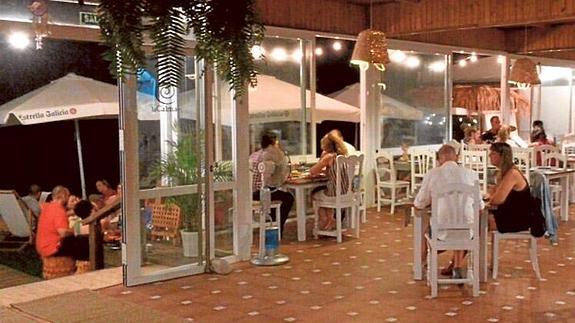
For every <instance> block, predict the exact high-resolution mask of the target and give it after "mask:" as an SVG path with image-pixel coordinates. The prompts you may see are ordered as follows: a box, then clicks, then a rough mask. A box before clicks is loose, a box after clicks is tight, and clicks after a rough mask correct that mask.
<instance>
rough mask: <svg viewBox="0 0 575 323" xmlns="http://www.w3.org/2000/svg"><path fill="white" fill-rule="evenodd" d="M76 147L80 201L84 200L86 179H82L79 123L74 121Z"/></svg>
mask: <svg viewBox="0 0 575 323" xmlns="http://www.w3.org/2000/svg"><path fill="white" fill-rule="evenodd" d="M74 129H75V135H76V147H77V149H78V165H79V166H80V185H81V186H82V199H84V200H85V199H86V198H87V197H86V179H85V178H84V160H83V158H82V141H81V140H80V122H79V121H78V119H75V120H74Z"/></svg>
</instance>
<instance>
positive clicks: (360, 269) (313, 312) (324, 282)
mask: <svg viewBox="0 0 575 323" xmlns="http://www.w3.org/2000/svg"><path fill="white" fill-rule="evenodd" d="M570 213H571V214H575V207H573V206H572V207H571V209H570ZM368 214H369V215H368V218H369V222H368V223H366V224H364V225H363V226H362V232H361V238H360V239H353V238H350V237H347V238H346V239H344V242H343V243H342V244H336V243H335V241H334V240H333V239H321V240H313V239H312V240H308V241H306V242H295V238H296V236H295V223H290V224H288V229H287V230H286V233H288V237H287V241H289V242H288V243H287V244H285V245H283V246H282V247H281V251H282V252H283V253H285V254H287V255H289V256H290V258H291V262H290V263H288V264H287V265H284V266H279V267H255V266H252V265H250V264H248V263H239V264H236V265H235V266H234V269H235V270H234V272H233V273H232V274H230V275H228V276H218V275H199V276H190V277H187V278H181V279H175V280H171V281H165V282H160V283H154V284H149V285H144V286H139V287H133V288H126V287H123V286H121V285H116V286H113V287H107V288H103V289H99V290H98V293H99V294H100V295H102V296H106V297H111V298H114V299H117V300H118V301H123V302H128V303H133V304H137V305H139V306H143V307H145V308H149V309H154V310H156V311H159V312H165V313H169V314H171V315H172V316H177V317H181V318H182V320H187V321H194V322H213V321H218V322H229V321H237V322H243V321H250V322H321V321H328V320H329V321H338V322H347V321H359V322H374V321H379V322H382V321H385V322H396V321H399V322H438V321H440V320H457V321H461V322H547V321H549V322H570V321H573V320H575V280H573V279H572V273H573V270H574V267H575V260H574V259H575V247H574V246H575V225H574V224H573V221H571V222H567V223H561V225H560V229H559V245H558V246H551V245H550V244H549V241H548V240H545V239H540V240H539V262H540V266H541V271H542V275H543V278H544V280H542V281H537V280H536V279H535V275H534V273H533V272H532V270H531V265H530V264H529V263H528V262H527V261H528V259H529V256H528V252H527V247H526V242H514V241H505V242H503V243H502V254H501V261H500V276H499V278H498V280H497V281H494V280H492V279H490V280H489V282H488V283H484V284H482V285H481V294H480V296H479V297H478V298H473V297H472V296H471V288H470V287H463V288H459V287H457V286H455V285H449V287H447V286H445V287H443V288H440V291H439V297H438V298H437V299H433V300H432V299H429V296H428V295H429V294H430V290H429V288H428V287H427V286H426V284H425V282H423V281H414V280H412V270H411V265H412V263H411V262H412V227H411V225H409V226H408V227H405V226H404V217H403V212H399V213H397V214H396V215H395V216H394V217H391V216H390V215H389V214H387V213H385V212H381V213H376V212H375V210H374V209H372V210H370V211H369V213H368ZM309 224H310V223H308V229H309ZM447 261H448V258H447V255H445V254H443V255H441V257H440V263H441V264H446V263H447ZM92 274H96V273H92ZM76 277H78V276H76ZM90 277H92V276H90ZM32 285H34V284H32ZM27 286H31V285H27ZM38 287H39V288H41V286H40V285H39V284H38ZM22 288H24V287H22ZM27 288H30V287H27ZM98 288H100V287H93V289H98ZM76 290H77V289H76ZM28 292H29V293H31V292H30V290H28ZM62 292H65V291H62ZM32 294H33V293H32ZM86 306H89V305H86ZM28 314H31V313H28ZM71 320H72V321H73V318H71Z"/></svg>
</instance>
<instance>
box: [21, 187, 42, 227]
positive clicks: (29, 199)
mask: <svg viewBox="0 0 575 323" xmlns="http://www.w3.org/2000/svg"><path fill="white" fill-rule="evenodd" d="M41 195H42V189H41V188H40V185H37V184H32V185H30V189H29V191H28V195H26V196H24V197H22V202H24V203H25V204H26V206H27V207H28V209H30V211H32V215H34V217H35V218H36V219H38V216H39V215H40V196H41Z"/></svg>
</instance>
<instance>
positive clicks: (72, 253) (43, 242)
mask: <svg viewBox="0 0 575 323" xmlns="http://www.w3.org/2000/svg"><path fill="white" fill-rule="evenodd" d="M69 197H70V191H69V190H68V189H67V188H65V187H64V186H60V185H58V186H56V187H54V190H52V202H50V203H44V204H43V205H42V211H41V212H40V219H39V220H38V234H37V236H36V251H37V252H38V254H39V255H40V256H41V257H50V256H69V257H72V258H74V260H88V258H89V249H88V246H89V245H88V239H87V237H85V236H75V235H74V231H73V229H71V228H70V227H69V225H68V215H67V214H66V204H67V203H68V198H69Z"/></svg>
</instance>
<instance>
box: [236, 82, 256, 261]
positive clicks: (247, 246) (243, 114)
mask: <svg viewBox="0 0 575 323" xmlns="http://www.w3.org/2000/svg"><path fill="white" fill-rule="evenodd" d="M247 92H248V91H247V88H246V95H244V96H242V97H239V98H237V99H235V100H232V104H233V105H234V106H233V107H232V115H233V118H232V143H233V148H232V155H233V161H234V178H235V181H236V189H235V190H234V205H235V206H236V207H235V214H234V216H235V219H234V254H236V255H237V256H238V257H239V258H240V260H249V259H250V256H251V246H252V208H251V206H252V197H251V196H250V192H251V188H250V177H249V176H250V172H249V154H250V152H249V149H250V141H249V140H250V136H249V127H250V115H249V110H248V106H249V105H248V104H249V103H248V96H247ZM232 95H233V94H232Z"/></svg>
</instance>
